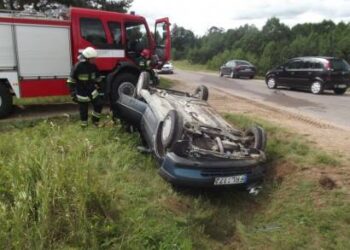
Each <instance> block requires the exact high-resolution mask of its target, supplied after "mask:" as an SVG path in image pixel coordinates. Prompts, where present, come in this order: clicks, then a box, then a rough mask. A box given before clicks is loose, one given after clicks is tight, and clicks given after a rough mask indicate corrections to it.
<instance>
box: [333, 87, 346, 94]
mask: <svg viewBox="0 0 350 250" xmlns="http://www.w3.org/2000/svg"><path fill="white" fill-rule="evenodd" d="M346 90H347V89H346V88H345V89H338V88H337V89H333V91H334V94H336V95H343V94H344V93H345V92H346Z"/></svg>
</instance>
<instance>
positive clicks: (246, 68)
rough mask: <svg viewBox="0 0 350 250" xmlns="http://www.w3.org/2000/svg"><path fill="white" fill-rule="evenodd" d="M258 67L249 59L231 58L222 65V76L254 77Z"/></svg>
mask: <svg viewBox="0 0 350 250" xmlns="http://www.w3.org/2000/svg"><path fill="white" fill-rule="evenodd" d="M255 74H256V67H255V66H254V65H253V64H251V63H250V62H248V61H244V60H231V61H228V62H227V63H225V64H224V65H222V66H221V67H220V77H222V76H230V77H231V78H239V77H241V76H244V77H249V78H250V79H252V78H254V76H255Z"/></svg>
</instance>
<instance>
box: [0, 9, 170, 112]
mask: <svg viewBox="0 0 350 250" xmlns="http://www.w3.org/2000/svg"><path fill="white" fill-rule="evenodd" d="M88 46H91V47H94V48H95V49H96V50H97V52H98V58H97V60H96V63H97V66H98V68H99V70H100V71H101V72H102V74H104V75H105V76H107V75H108V77H107V79H108V82H107V85H108V86H107V88H106V89H109V91H110V93H111V95H116V94H118V89H119V90H120V88H119V87H120V86H121V85H123V86H126V87H128V85H130V84H132V85H135V84H136V82H137V78H138V76H139V73H140V70H141V66H140V64H141V63H140V62H141V61H140V58H141V52H142V51H145V50H147V51H148V53H150V55H151V58H152V59H153V64H152V65H153V67H161V66H162V64H164V63H165V62H166V61H168V60H169V59H170V46H171V44H170V23H169V20H168V18H162V19H159V20H157V21H156V23H155V31H154V35H153V34H152V33H151V32H150V29H149V27H148V25H147V22H146V20H145V18H144V17H142V16H138V15H133V14H122V13H117V12H107V11H99V10H91V9H81V8H71V9H69V12H68V13H67V15H66V16H65V18H64V19H62V18H56V19H53V18H47V17H43V16H40V15H29V16H27V15H24V14H23V13H15V12H5V11H4V12H1V13H0V118H1V117H5V116H6V115H8V114H9V113H10V112H11V109H12V103H13V102H12V99H13V96H16V97H17V98H29V97H44V96H60V95H68V93H69V91H68V88H67V86H66V79H67V78H68V76H69V74H70V71H71V68H72V65H74V64H75V63H76V61H77V60H78V56H79V54H80V53H81V51H82V50H83V49H84V48H86V47H88ZM129 87H130V86H129ZM131 87H132V86H131Z"/></svg>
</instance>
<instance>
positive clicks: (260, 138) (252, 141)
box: [244, 126, 266, 151]
mask: <svg viewBox="0 0 350 250" xmlns="http://www.w3.org/2000/svg"><path fill="white" fill-rule="evenodd" d="M244 136H246V137H247V138H248V139H247V141H246V146H247V147H249V148H254V149H258V150H261V151H264V150H265V148H266V133H265V130H264V129H263V128H262V127H260V126H252V127H250V128H248V129H247V130H246V131H245V133H244Z"/></svg>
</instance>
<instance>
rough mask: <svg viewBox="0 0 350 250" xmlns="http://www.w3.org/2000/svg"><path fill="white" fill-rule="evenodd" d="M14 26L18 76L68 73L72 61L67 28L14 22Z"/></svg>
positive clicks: (27, 76) (54, 76) (29, 76)
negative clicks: (15, 23) (16, 23)
mask: <svg viewBox="0 0 350 250" xmlns="http://www.w3.org/2000/svg"><path fill="white" fill-rule="evenodd" d="M15 28H16V37H17V51H18V60H19V62H18V63H19V73H20V76H21V77H23V78H24V79H25V78H38V77H40V78H46V77H47V78H67V76H69V74H70V70H71V65H72V60H71V47H70V29H69V28H68V27H58V26H56V27H55V26H39V25H36V26H31V25H16V27H15Z"/></svg>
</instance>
